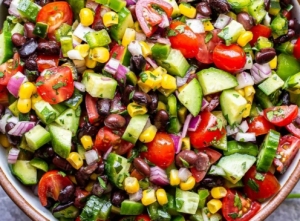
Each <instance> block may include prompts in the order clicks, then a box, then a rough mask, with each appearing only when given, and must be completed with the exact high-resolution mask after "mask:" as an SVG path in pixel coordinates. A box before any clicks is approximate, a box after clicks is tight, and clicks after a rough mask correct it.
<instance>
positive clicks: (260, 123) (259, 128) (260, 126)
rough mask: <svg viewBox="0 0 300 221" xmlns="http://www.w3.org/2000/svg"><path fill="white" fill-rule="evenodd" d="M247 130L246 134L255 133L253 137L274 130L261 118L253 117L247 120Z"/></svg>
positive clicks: (272, 126) (271, 125)
mask: <svg viewBox="0 0 300 221" xmlns="http://www.w3.org/2000/svg"><path fill="white" fill-rule="evenodd" d="M247 122H248V126H249V129H248V131H247V133H255V136H260V135H263V134H267V133H268V132H269V130H271V129H272V130H275V127H274V125H273V124H271V123H270V122H269V121H267V120H266V119H265V118H264V117H263V116H258V117H253V118H250V119H248V120H247Z"/></svg>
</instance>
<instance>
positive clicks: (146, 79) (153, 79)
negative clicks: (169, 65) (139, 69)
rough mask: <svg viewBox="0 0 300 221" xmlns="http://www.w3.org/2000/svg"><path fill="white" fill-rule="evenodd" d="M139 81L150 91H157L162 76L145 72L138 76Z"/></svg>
mask: <svg viewBox="0 0 300 221" xmlns="http://www.w3.org/2000/svg"><path fill="white" fill-rule="evenodd" d="M140 80H141V81H142V82H143V83H144V84H145V85H146V86H148V87H150V88H151V89H157V88H160V87H161V82H162V76H161V75H160V74H159V73H158V72H151V71H145V72H143V73H141V74H140ZM175 80H176V79H175Z"/></svg>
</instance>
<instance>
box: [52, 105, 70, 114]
mask: <svg viewBox="0 0 300 221" xmlns="http://www.w3.org/2000/svg"><path fill="white" fill-rule="evenodd" d="M51 106H52V107H53V109H54V110H56V111H57V112H58V113H59V114H58V115H57V116H59V115H60V114H61V113H63V112H64V111H65V110H67V109H68V107H66V106H65V105H63V103H59V104H52V105H51Z"/></svg>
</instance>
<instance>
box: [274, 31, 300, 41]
mask: <svg viewBox="0 0 300 221" xmlns="http://www.w3.org/2000/svg"><path fill="white" fill-rule="evenodd" d="M294 36H295V31H294V30H293V29H288V33H287V34H286V35H281V36H280V37H278V38H276V39H274V43H275V44H282V43H285V42H287V41H289V40H291V39H292V38H293V37H294Z"/></svg>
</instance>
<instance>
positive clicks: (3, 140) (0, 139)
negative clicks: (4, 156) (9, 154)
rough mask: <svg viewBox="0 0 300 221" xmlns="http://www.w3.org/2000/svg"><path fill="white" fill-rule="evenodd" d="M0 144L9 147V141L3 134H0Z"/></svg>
mask: <svg viewBox="0 0 300 221" xmlns="http://www.w3.org/2000/svg"><path fill="white" fill-rule="evenodd" d="M0 144H1V146H2V147H5V148H8V147H10V143H9V141H8V138H7V136H6V135H5V134H0Z"/></svg>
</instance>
